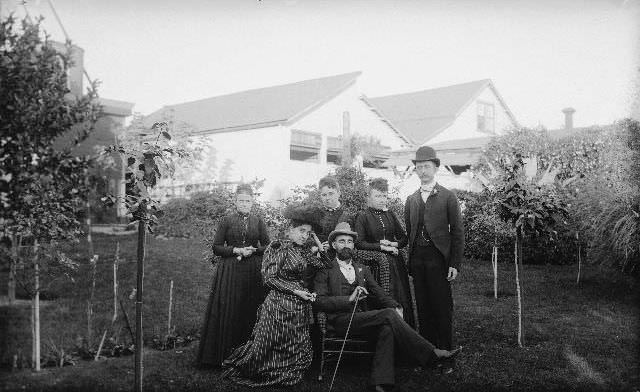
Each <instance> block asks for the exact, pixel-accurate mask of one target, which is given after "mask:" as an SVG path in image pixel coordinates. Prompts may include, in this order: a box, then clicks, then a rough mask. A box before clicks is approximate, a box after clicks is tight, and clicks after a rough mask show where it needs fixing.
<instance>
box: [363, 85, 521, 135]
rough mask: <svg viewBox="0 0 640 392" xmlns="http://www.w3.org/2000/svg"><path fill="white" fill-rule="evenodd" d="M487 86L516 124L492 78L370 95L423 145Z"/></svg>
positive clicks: (407, 132)
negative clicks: (403, 91) (376, 95)
mask: <svg viewBox="0 0 640 392" xmlns="http://www.w3.org/2000/svg"><path fill="white" fill-rule="evenodd" d="M486 87H490V88H491V89H492V91H493V92H494V93H495V95H496V97H498V100H499V101H500V103H501V104H502V105H503V106H504V108H505V110H506V112H507V114H508V115H509V116H510V117H511V119H512V121H513V122H514V123H515V117H514V116H513V114H512V113H511V112H510V111H509V108H508V107H507V105H506V104H505V102H504V100H503V99H502V97H501V96H500V94H498V92H497V90H496V89H495V87H494V86H493V83H492V82H491V80H490V79H483V80H476V81H474V82H468V83H462V84H456V85H453V86H446V87H439V88H434V89H430V90H423V91H416V92H412V93H405V94H396V95H388V96H384V97H377V98H369V101H370V102H371V103H372V104H373V105H374V106H375V107H377V108H378V109H379V110H380V111H381V112H382V114H384V116H385V117H387V118H388V119H389V120H390V121H391V122H392V123H393V124H394V125H395V126H396V127H397V128H398V129H399V130H400V131H402V132H403V133H404V134H405V135H407V136H408V137H409V138H411V140H412V141H413V142H414V143H415V144H416V145H422V144H424V143H425V142H427V141H428V140H429V139H431V138H433V137H434V136H436V135H437V134H438V133H440V132H442V131H443V130H445V129H446V128H448V127H449V126H451V124H453V122H454V121H455V119H456V118H457V117H458V116H459V115H460V114H461V113H462V111H463V110H464V109H466V108H467V106H469V104H471V102H473V100H474V99H475V98H476V97H477V96H478V95H480V93H481V92H482V91H483V90H484V89H485V88H486Z"/></svg>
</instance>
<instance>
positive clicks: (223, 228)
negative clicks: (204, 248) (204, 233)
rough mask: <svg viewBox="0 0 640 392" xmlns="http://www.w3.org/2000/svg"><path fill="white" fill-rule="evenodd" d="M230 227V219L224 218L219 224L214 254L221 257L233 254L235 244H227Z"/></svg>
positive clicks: (214, 242) (214, 240)
mask: <svg viewBox="0 0 640 392" xmlns="http://www.w3.org/2000/svg"><path fill="white" fill-rule="evenodd" d="M228 228H229V219H228V218H224V219H223V220H222V222H220V224H219V225H218V230H216V235H215V237H214V238H213V254H214V255H216V256H221V257H229V256H233V246H227V242H226V235H227V231H228Z"/></svg>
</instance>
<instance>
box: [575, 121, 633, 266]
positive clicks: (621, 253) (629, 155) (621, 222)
mask: <svg viewBox="0 0 640 392" xmlns="http://www.w3.org/2000/svg"><path fill="white" fill-rule="evenodd" d="M601 137H602V139H603V140H606V144H605V148H604V149H603V150H602V152H601V159H600V162H601V164H600V166H599V167H598V170H595V171H594V172H593V173H591V175H590V176H589V177H588V178H586V177H585V178H583V179H582V180H581V181H578V182H576V184H575V188H574V195H573V197H574V198H573V204H572V210H573V213H574V216H575V218H576V221H577V224H578V227H579V229H580V232H581V233H583V236H584V241H585V243H586V245H587V256H588V258H589V260H591V261H593V262H597V263H600V264H608V265H611V266H614V267H617V268H621V269H622V270H624V271H627V272H630V273H632V274H634V275H636V276H638V273H639V271H638V264H639V262H640V179H639V178H638V175H639V174H640V123H638V122H637V121H634V120H623V121H620V122H618V123H616V124H615V125H614V127H612V128H611V129H610V130H608V131H607V132H604V133H603V134H602V136H601ZM585 211H588V212H589V213H585Z"/></svg>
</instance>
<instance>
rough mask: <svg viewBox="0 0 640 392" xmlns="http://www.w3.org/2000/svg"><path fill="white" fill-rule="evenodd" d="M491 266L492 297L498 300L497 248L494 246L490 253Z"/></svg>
mask: <svg viewBox="0 0 640 392" xmlns="http://www.w3.org/2000/svg"><path fill="white" fill-rule="evenodd" d="M491 265H492V267H493V297H494V298H495V299H498V247H497V246H494V247H493V251H492V252H491Z"/></svg>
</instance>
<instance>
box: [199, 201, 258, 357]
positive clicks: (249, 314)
mask: <svg viewBox="0 0 640 392" xmlns="http://www.w3.org/2000/svg"><path fill="white" fill-rule="evenodd" d="M268 244H269V235H268V233H267V227H266V225H265V223H264V221H263V220H262V219H261V218H258V217H257V216H255V215H251V214H250V215H242V214H239V213H238V212H234V213H232V214H230V215H227V216H226V217H225V218H224V219H223V220H222V222H221V223H220V226H219V227H218V230H217V231H216V235H215V238H214V241H213V253H214V254H215V255H216V256H221V257H222V260H220V261H219V262H218V263H216V265H215V267H214V272H213V284H212V285H211V295H210V297H209V305H208V306H207V312H206V313H205V319H204V325H203V327H202V333H201V339H200V347H199V350H198V358H197V361H198V364H200V365H201V366H214V367H217V366H220V365H221V364H222V361H223V360H224V359H225V358H226V357H227V356H229V354H230V353H231V352H232V351H233V349H234V348H236V347H238V346H239V345H241V344H242V343H244V342H245V341H246V340H247V339H248V338H249V336H250V334H251V329H252V328H253V325H254V324H255V321H256V315H257V309H258V306H260V303H262V300H263V299H264V288H263V285H262V276H261V275H260V266H261V263H262V253H263V252H264V249H265V248H266V246H267V245H268ZM245 246H253V247H255V248H257V250H256V251H255V252H254V253H253V255H251V256H250V257H247V258H244V257H243V258H242V259H241V260H238V258H237V257H238V256H237V255H235V254H234V253H233V248H234V247H235V248H243V247H245Z"/></svg>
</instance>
